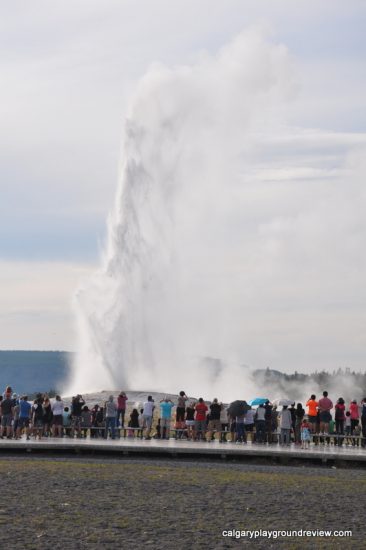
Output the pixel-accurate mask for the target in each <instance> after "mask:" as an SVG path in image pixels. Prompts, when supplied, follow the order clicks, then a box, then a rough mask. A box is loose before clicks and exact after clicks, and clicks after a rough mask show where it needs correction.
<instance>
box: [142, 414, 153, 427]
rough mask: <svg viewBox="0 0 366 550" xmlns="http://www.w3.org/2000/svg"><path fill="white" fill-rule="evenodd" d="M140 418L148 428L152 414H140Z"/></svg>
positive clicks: (150, 424)
mask: <svg viewBox="0 0 366 550" xmlns="http://www.w3.org/2000/svg"><path fill="white" fill-rule="evenodd" d="M142 418H143V419H144V426H145V428H148V429H150V428H151V426H152V416H150V415H148V414H144V415H143V416H142Z"/></svg>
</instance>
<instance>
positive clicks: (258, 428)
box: [255, 420, 266, 443]
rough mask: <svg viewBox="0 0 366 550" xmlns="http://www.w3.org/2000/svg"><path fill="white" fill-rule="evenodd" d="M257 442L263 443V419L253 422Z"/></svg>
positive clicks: (264, 427)
mask: <svg viewBox="0 0 366 550" xmlns="http://www.w3.org/2000/svg"><path fill="white" fill-rule="evenodd" d="M255 431H256V436H257V443H264V440H265V437H266V423H265V421H264V420H257V422H256V423H255Z"/></svg>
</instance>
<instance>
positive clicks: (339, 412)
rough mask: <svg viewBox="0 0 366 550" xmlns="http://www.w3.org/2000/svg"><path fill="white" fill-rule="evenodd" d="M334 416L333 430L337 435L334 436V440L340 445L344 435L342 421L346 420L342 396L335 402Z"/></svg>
mask: <svg viewBox="0 0 366 550" xmlns="http://www.w3.org/2000/svg"><path fill="white" fill-rule="evenodd" d="M334 411H335V413H334V417H335V431H336V434H337V435H338V436H341V437H337V438H335V440H334V441H335V442H337V443H338V445H342V443H343V436H344V421H345V420H346V416H345V411H346V407H345V404H344V399H343V397H340V398H339V399H338V401H337V403H336V406H335V407H334Z"/></svg>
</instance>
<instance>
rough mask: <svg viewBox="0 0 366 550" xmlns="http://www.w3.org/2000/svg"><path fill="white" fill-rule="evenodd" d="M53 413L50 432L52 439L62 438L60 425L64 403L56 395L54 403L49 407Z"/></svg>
mask: <svg viewBox="0 0 366 550" xmlns="http://www.w3.org/2000/svg"><path fill="white" fill-rule="evenodd" d="M51 410H52V413H53V417H52V432H53V437H62V424H63V416H62V415H63V412H64V402H63V401H62V399H61V397H60V396H59V395H56V399H55V401H54V402H53V403H52V405H51Z"/></svg>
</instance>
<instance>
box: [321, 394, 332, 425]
mask: <svg viewBox="0 0 366 550" xmlns="http://www.w3.org/2000/svg"><path fill="white" fill-rule="evenodd" d="M318 409H319V420H320V433H321V434H326V433H328V432H329V422H330V421H331V420H332V415H331V414H330V411H331V410H332V409H333V403H332V401H331V400H330V399H329V397H328V392H327V391H323V397H322V398H321V399H319V402H318Z"/></svg>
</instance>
